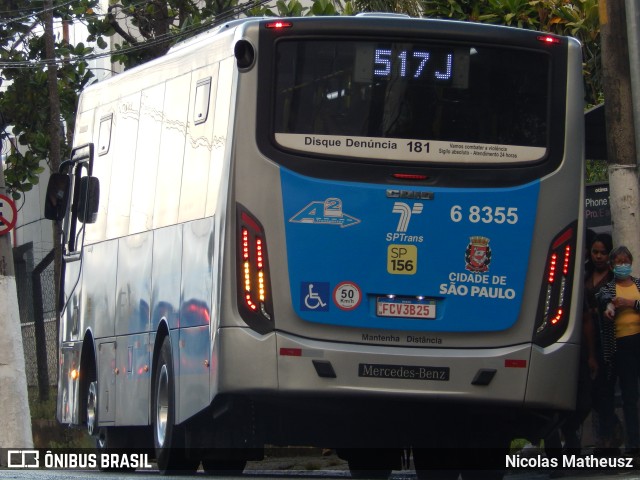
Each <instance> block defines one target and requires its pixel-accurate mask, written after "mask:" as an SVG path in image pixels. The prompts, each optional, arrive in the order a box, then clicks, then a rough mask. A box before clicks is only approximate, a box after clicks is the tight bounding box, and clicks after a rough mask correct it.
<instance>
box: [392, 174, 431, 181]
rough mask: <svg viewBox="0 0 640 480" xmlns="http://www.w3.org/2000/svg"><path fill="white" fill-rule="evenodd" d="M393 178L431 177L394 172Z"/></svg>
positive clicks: (419, 178) (418, 178)
mask: <svg viewBox="0 0 640 480" xmlns="http://www.w3.org/2000/svg"><path fill="white" fill-rule="evenodd" d="M393 178H397V179H399V180H426V179H427V178H429V177H428V176H426V175H419V174H415V173H394V174H393Z"/></svg>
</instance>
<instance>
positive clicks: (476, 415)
mask: <svg viewBox="0 0 640 480" xmlns="http://www.w3.org/2000/svg"><path fill="white" fill-rule="evenodd" d="M581 62H582V56H581V48H580V45H579V43H578V42H577V41H575V40H573V39H571V38H565V37H559V36H551V35H546V34H541V33H539V32H535V31H527V30H519V29H513V28H506V27H499V26H490V25H482V24H473V23H461V22H453V21H438V20H426V19H410V18H408V17H401V16H393V15H375V14H374V15H362V16H356V17H309V18H290V19H244V20H238V21H234V22H231V23H228V24H225V25H223V26H219V27H217V28H215V29H213V30H211V31H207V32H205V33H203V34H200V35H199V36H197V37H195V38H193V39H190V40H188V41H186V42H184V43H181V44H179V45H177V46H175V47H174V48H173V49H172V50H171V51H170V52H169V53H168V54H167V55H165V56H164V57H162V58H159V59H156V60H154V61H151V62H149V63H147V64H144V65H142V66H139V67H137V68H134V69H132V70H130V71H127V72H125V73H122V74H120V75H117V76H115V77H113V78H111V79H109V80H107V81H104V82H101V83H98V84H96V85H92V86H91V87H89V88H87V89H86V91H85V92H83V94H82V96H81V100H80V104H79V109H78V116H77V121H76V128H75V141H74V144H75V145H76V148H75V150H74V153H73V156H72V158H71V159H70V160H69V161H67V162H65V163H64V165H63V166H62V168H61V172H60V173H59V174H56V175H54V176H53V180H52V183H51V186H50V188H49V194H50V198H52V199H57V206H56V205H54V203H53V202H50V203H49V204H48V216H49V218H55V219H58V220H60V221H62V222H63V227H64V228H63V231H64V235H63V239H62V241H63V252H64V253H63V256H64V275H63V285H62V289H61V291H62V294H61V296H62V304H63V309H62V312H61V328H60V376H59V389H58V412H57V416H58V419H59V421H60V422H62V423H65V424H71V425H86V427H87V428H88V430H89V432H90V433H91V434H92V435H94V436H96V437H97V443H98V446H99V447H102V448H108V447H117V448H126V447H137V446H140V445H143V444H145V441H148V442H149V444H150V445H151V446H152V447H153V448H154V449H155V453H156V456H157V460H158V465H159V467H160V469H161V470H162V471H166V472H170V471H174V470H180V469H186V470H190V469H191V470H193V469H195V468H196V467H197V466H198V465H199V464H200V463H202V465H203V466H204V468H205V470H207V471H211V472H216V471H219V470H222V469H225V468H227V469H232V470H241V469H242V468H243V467H244V465H245V463H246V461H247V460H251V459H255V458H259V457H260V455H261V454H262V449H263V446H264V445H265V444H274V445H316V446H322V447H333V448H336V449H338V453H339V454H340V455H342V456H343V457H345V458H346V459H347V460H348V461H349V465H350V468H351V469H352V471H353V472H354V473H359V472H361V471H366V470H369V469H378V471H382V472H388V471H391V469H392V468H395V467H396V466H397V464H398V461H399V458H400V454H399V452H401V451H403V450H406V449H407V448H413V449H414V460H415V462H416V467H417V468H418V469H419V470H428V469H430V468H436V467H438V465H437V463H438V460H440V459H441V458H442V457H443V455H442V452H439V453H437V454H434V452H438V450H436V449H439V448H443V447H444V448H446V447H452V448H453V447H460V446H462V447H467V451H468V452H474V451H479V450H478V447H485V446H491V447H495V448H496V449H497V450H496V451H501V452H502V451H503V450H502V449H503V448H504V447H505V446H507V445H508V444H509V441H510V439H511V438H515V437H526V438H538V437H542V436H544V435H545V432H546V431H548V430H549V429H551V428H553V427H554V426H555V425H556V424H557V422H558V421H561V419H562V416H563V415H564V414H565V413H566V412H568V411H570V410H572V409H573V408H574V404H575V397H576V383H577V369H578V361H579V350H580V335H581V312H582V299H581V284H582V282H581V278H582V263H583V262H582V257H583V247H582V242H583V228H584V225H583V205H584V202H583V191H584V181H583V177H584V176H583V93H582V92H583V89H582V72H581ZM56 194H57V195H56ZM381 449H382V450H381ZM444 456H446V455H444ZM456 475H457V474H456Z"/></svg>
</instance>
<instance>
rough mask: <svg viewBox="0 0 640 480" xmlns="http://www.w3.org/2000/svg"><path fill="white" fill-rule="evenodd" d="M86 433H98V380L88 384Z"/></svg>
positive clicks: (92, 434) (91, 434)
mask: <svg viewBox="0 0 640 480" xmlns="http://www.w3.org/2000/svg"><path fill="white" fill-rule="evenodd" d="M87 433H88V434H89V435H90V436H92V437H93V436H94V435H97V433H98V382H96V381H93V382H91V383H90V384H89V388H88V393H87Z"/></svg>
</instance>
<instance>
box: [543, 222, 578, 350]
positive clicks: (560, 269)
mask: <svg viewBox="0 0 640 480" xmlns="http://www.w3.org/2000/svg"><path fill="white" fill-rule="evenodd" d="M576 226H577V225H576V223H573V224H572V225H570V226H569V227H567V228H565V229H564V230H563V231H562V232H561V233H560V234H559V235H557V236H556V237H555V238H554V240H553V242H551V247H550V248H549V253H548V254H547V264H546V267H545V272H544V282H543V284H542V289H541V291H540V303H539V306H538V315H537V321H536V329H535V332H534V343H536V344H537V345H540V346H541V347H546V346H548V345H551V344H552V343H553V342H555V341H557V340H558V339H559V338H560V337H561V336H562V334H563V333H564V332H565V331H566V329H567V323H568V317H569V310H570V308H571V291H572V289H573V276H574V275H573V273H574V272H573V270H574V265H575V262H576V237H577V233H576Z"/></svg>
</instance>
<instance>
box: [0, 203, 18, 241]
mask: <svg viewBox="0 0 640 480" xmlns="http://www.w3.org/2000/svg"><path fill="white" fill-rule="evenodd" d="M17 221H18V210H17V209H16V204H15V202H14V201H13V200H12V199H10V198H9V197H7V196H6V195H1V194H0V235H4V234H5V233H9V232H10V231H11V230H13V227H15V226H16V222H17Z"/></svg>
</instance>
